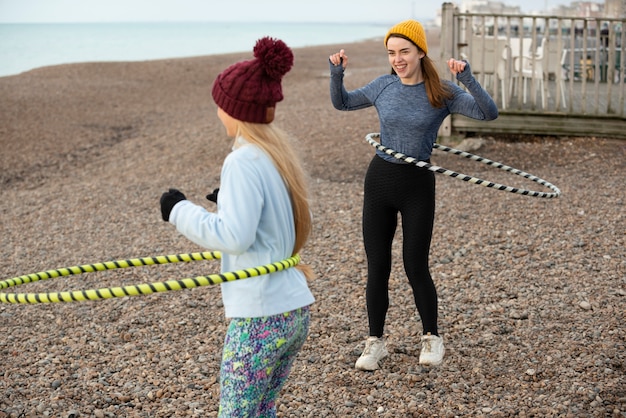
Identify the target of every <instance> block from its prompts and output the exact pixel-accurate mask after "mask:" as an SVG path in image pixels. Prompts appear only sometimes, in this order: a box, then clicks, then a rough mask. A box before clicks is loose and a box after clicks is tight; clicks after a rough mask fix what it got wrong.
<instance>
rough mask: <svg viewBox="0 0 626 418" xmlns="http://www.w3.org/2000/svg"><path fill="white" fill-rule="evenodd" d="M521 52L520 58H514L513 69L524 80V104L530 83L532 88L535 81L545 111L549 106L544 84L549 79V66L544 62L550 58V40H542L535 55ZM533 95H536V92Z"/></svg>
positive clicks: (524, 51)
mask: <svg viewBox="0 0 626 418" xmlns="http://www.w3.org/2000/svg"><path fill="white" fill-rule="evenodd" d="M521 52H522V53H521V54H520V55H519V56H516V57H514V65H513V68H514V70H515V71H516V72H517V73H519V75H520V77H521V78H522V89H523V90H524V91H523V92H522V94H523V102H524V103H526V102H527V90H528V83H529V82H530V83H531V86H532V83H533V81H534V83H535V86H536V87H537V88H538V89H539V90H540V91H541V106H542V107H543V108H544V109H545V108H546V107H547V105H548V101H547V95H548V92H547V90H546V85H545V83H544V79H545V78H547V73H546V71H547V66H545V65H544V62H545V60H546V58H547V57H548V38H547V37H544V38H543V39H542V40H541V45H540V46H539V47H538V48H537V50H536V51H535V53H534V54H532V53H530V54H528V53H527V51H526V50H522V51H521ZM544 68H545V69H546V71H544ZM532 93H533V95H535V94H536V91H534V92H532ZM535 97H536V96H535Z"/></svg>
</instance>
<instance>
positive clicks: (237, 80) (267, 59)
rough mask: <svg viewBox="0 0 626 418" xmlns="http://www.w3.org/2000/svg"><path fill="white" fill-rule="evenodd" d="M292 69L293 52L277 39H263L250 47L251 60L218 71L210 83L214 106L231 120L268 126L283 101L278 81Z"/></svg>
mask: <svg viewBox="0 0 626 418" xmlns="http://www.w3.org/2000/svg"><path fill="white" fill-rule="evenodd" d="M292 66H293V52H292V51H291V49H290V48H289V47H288V46H287V45H286V44H285V43H284V42H283V41H281V40H278V39H273V38H270V37H264V38H261V39H259V40H258V41H257V42H256V45H255V46H254V59H252V60H248V61H241V62H238V63H236V64H233V65H231V66H230V67H228V68H226V69H225V70H224V71H222V72H221V73H220V74H219V75H218V76H217V78H216V79H215V82H214V83H213V91H212V93H213V100H215V104H217V106H219V107H220V108H221V109H222V110H224V111H225V112H226V113H228V114H229V115H230V116H232V117H233V118H235V119H238V120H240V121H244V122H254V123H270V122H271V121H272V120H273V119H274V107H275V106H276V103H277V102H280V101H281V100H283V90H282V87H281V85H280V82H281V80H282V78H283V76H284V75H285V74H287V72H288V71H289V70H290V69H291V67H292Z"/></svg>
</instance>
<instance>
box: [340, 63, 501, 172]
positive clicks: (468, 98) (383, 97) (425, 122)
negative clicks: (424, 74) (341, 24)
mask: <svg viewBox="0 0 626 418" xmlns="http://www.w3.org/2000/svg"><path fill="white" fill-rule="evenodd" d="M343 75H344V69H343V66H341V65H337V66H335V65H333V64H332V63H330V98H331V101H332V103H333V106H334V107H335V108H336V109H338V110H358V109H364V108H366V107H370V106H375V107H376V111H377V112H378V118H379V121H380V141H379V142H380V143H381V144H382V145H384V146H386V147H389V148H391V149H393V150H395V151H397V152H401V153H403V154H405V155H408V156H410V157H414V158H417V159H418V160H421V161H425V160H428V159H429V158H430V155H431V153H432V150H433V144H434V143H435V142H436V141H437V134H438V132H439V127H440V126H441V123H442V122H443V120H444V119H445V118H446V116H448V115H449V114H452V113H458V114H461V115H465V116H467V117H469V118H472V119H479V120H493V119H496V118H497V117H498V107H497V106H496V104H495V102H494V101H493V99H492V98H491V96H490V95H489V93H487V92H486V91H485V90H484V89H483V88H482V87H481V85H480V84H479V83H478V82H477V81H476V79H475V78H474V76H473V75H472V72H471V69H470V66H469V64H467V65H466V67H465V69H464V70H463V72H461V73H458V74H457V79H458V80H459V81H461V82H462V83H463V84H464V85H465V87H467V90H468V91H464V90H463V89H461V87H459V86H458V85H456V84H454V83H452V82H449V81H447V80H446V81H445V82H446V83H448V84H449V86H450V89H451V91H452V98H451V99H449V100H446V102H445V106H444V107H442V108H439V109H437V108H434V107H432V105H431V104H430V102H429V101H428V96H427V95H426V85H425V83H423V82H422V83H419V84H414V85H405V84H402V81H400V77H398V76H397V75H391V74H388V75H383V76H380V77H378V78H376V79H374V80H373V81H371V82H370V83H368V84H366V85H365V86H363V87H361V88H359V89H356V90H353V91H350V92H348V91H347V90H346V88H345V87H344V84H343ZM364 135H365V133H364ZM376 152H377V154H378V155H379V156H380V157H381V158H383V159H385V160H387V161H390V162H392V163H398V164H406V163H405V162H404V161H401V160H399V159H397V158H395V157H393V156H391V155H388V154H385V153H384V152H382V151H379V150H376Z"/></svg>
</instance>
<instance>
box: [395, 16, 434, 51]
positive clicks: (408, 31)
mask: <svg viewBox="0 0 626 418" xmlns="http://www.w3.org/2000/svg"><path fill="white" fill-rule="evenodd" d="M391 35H403V36H406V37H407V38H409V39H410V40H411V41H412V42H413V43H414V44H415V45H417V46H418V47H419V49H421V50H422V51H424V52H425V53H426V54H428V44H427V43H426V33H425V32H424V28H423V27H422V24H421V23H420V22H418V21H417V20H412V19H409V20H404V21H402V22H400V23H398V24H397V25H395V26H393V27H392V28H391V29H389V32H387V35H386V36H385V46H387V41H388V40H389V37H391Z"/></svg>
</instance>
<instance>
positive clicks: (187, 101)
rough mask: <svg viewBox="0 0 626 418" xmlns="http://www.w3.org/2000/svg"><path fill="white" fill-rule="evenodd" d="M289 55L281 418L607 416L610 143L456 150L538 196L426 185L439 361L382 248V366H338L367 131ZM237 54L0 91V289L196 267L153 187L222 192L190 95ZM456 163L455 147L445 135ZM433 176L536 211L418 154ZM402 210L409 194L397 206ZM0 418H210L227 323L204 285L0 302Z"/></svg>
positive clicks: (356, 299)
mask: <svg viewBox="0 0 626 418" xmlns="http://www.w3.org/2000/svg"><path fill="white" fill-rule="evenodd" d="M338 47H339V46H336V47H314V48H303V49H298V50H297V51H296V66H295V67H294V70H293V71H292V72H291V73H290V74H289V75H288V76H287V77H286V78H285V82H284V90H285V95H286V98H285V101H284V102H283V103H282V104H280V105H279V108H278V112H277V114H278V117H277V123H278V124H280V125H281V126H282V127H283V128H285V129H286V130H287V131H289V132H292V133H293V135H294V140H295V141H297V143H298V147H299V149H300V151H301V152H302V153H303V155H304V156H305V164H306V168H307V171H308V172H309V173H310V177H311V188H312V190H311V191H312V209H313V211H314V216H315V226H314V233H313V236H312V238H311V240H310V242H309V243H308V245H307V247H306V251H304V252H303V254H302V255H303V259H304V262H306V263H310V264H311V265H312V266H313V267H314V269H315V271H316V273H317V276H318V277H317V278H316V279H315V280H313V281H311V282H310V286H311V289H312V291H313V293H314V294H315V296H316V298H317V302H316V303H315V305H314V306H313V308H312V313H313V317H312V325H311V331H310V336H309V339H308V340H307V343H306V344H305V346H304V348H303V350H302V352H301V353H300V356H299V358H298V360H297V361H296V363H295V366H294V369H293V372H292V374H291V377H290V380H289V382H288V384H287V386H286V387H285V388H284V391H283V393H282V396H281V398H280V403H279V416H280V417H316V418H317V417H355V418H356V417H360V418H365V417H394V418H396V417H512V416H515V417H612V418H619V417H625V416H626V350H625V349H626V329H625V328H624V323H626V273H625V272H626V249H625V248H626V239H625V238H626V237H625V234H626V223H625V215H624V213H625V211H624V201H625V195H624V178H625V174H626V163H625V162H626V143H624V142H623V141H619V140H613V139H601V138H538V137H525V136H521V137H516V138H511V137H508V138H506V137H500V136H497V135H493V136H485V137H481V138H479V139H478V141H476V143H477V144H478V148H473V150H474V151H473V152H475V153H477V154H479V155H482V156H484V157H487V158H489V159H492V160H495V161H500V162H503V163H505V164H508V165H511V166H513V167H515V168H519V169H521V170H524V171H527V172H529V173H532V174H534V175H537V176H539V177H541V178H544V179H546V180H548V181H550V182H551V183H553V184H554V185H556V186H557V187H559V188H560V190H561V192H562V195H561V196H560V197H558V198H556V199H544V198H536V197H528V196H521V195H518V194H513V193H508V192H504V191H497V190H493V189H488V188H485V187H481V186H478V185H474V184H469V183H466V182H463V181H460V180H458V179H454V178H451V177H447V176H444V175H437V193H438V198H437V215H436V216H437V217H436V225H435V231H434V232H435V235H434V239H433V245H432V251H431V265H432V273H433V277H434V280H435V282H436V285H437V288H438V293H439V298H440V330H441V332H442V335H443V337H444V339H445V344H446V350H447V352H446V357H445V361H444V363H443V364H442V365H441V366H439V367H437V368H432V369H429V368H423V367H421V366H419V365H418V362H417V358H418V354H419V349H420V345H419V341H420V340H419V337H420V334H421V324H420V322H419V317H418V316H417V313H416V310H415V307H414V305H413V301H412V295H411V293H410V288H409V286H408V283H407V281H406V279H405V276H404V272H403V269H402V265H401V242H402V237H401V235H400V234H398V236H397V238H396V240H395V243H394V257H395V258H394V260H395V263H394V266H393V273H392V278H391V284H390V287H391V307H390V310H389V314H388V321H387V327H386V338H387V341H388V345H389V348H390V356H389V357H388V358H387V359H385V360H384V361H383V362H382V368H381V369H380V370H377V371H375V372H360V371H356V370H355V369H354V367H353V366H354V362H355V361H356V359H357V357H358V355H359V354H360V352H361V350H362V348H363V342H364V339H365V337H366V334H367V320H366V312H365V302H364V293H365V280H366V269H365V257H364V252H363V246H362V241H361V233H360V213H361V200H362V180H363V175H364V172H365V169H366V166H367V163H368V162H369V160H370V158H371V157H372V154H373V152H374V150H373V148H372V147H371V146H370V145H368V144H367V143H366V142H365V141H364V137H365V135H366V134H367V133H369V132H377V131H378V126H377V119H376V115H375V113H374V112H373V111H370V110H363V111H360V112H353V113H341V112H338V111H336V110H334V109H333V108H332V106H331V105H330V102H329V100H328V93H327V89H328V77H327V75H326V74H327V61H326V59H327V56H328V54H329V53H331V52H333V51H334V50H335V49H336V48H338ZM346 51H347V53H348V54H350V59H351V67H350V68H349V73H348V75H347V77H346V83H347V84H348V87H357V86H358V85H360V84H362V83H365V82H367V81H369V80H370V79H371V78H373V77H374V76H376V75H377V74H380V73H381V72H386V69H385V66H386V57H385V54H384V51H383V50H382V49H381V42H380V40H375V41H371V42H363V43H357V44H351V45H348V46H346ZM241 58H248V54H233V55H226V56H219V57H201V58H192V59H183V60H171V61H169V60H165V61H155V62H146V63H106V64H103V63H100V64H81V65H70V66H59V67H49V68H45V69H39V70H34V71H31V72H28V73H25V74H22V75H19V76H15V77H4V78H0V146H1V149H2V152H1V153H0V183H1V185H2V188H1V190H0V196H1V199H0V244H1V245H0V260H1V261H0V278H2V279H3V280H4V279H7V278H11V277H15V276H19V275H22V274H26V273H33V272H38V271H42V270H48V269H52V268H58V267H67V266H72V265H76V264H84V263H92V262H99V261H108V260H116V259H127V258H134V257H143V256H153V255H161V254H176V253H188V252H194V251H201V250H202V249H201V248H198V247H197V246H194V245H193V244H191V243H190V242H188V241H187V240H186V239H184V238H182V237H181V236H179V235H178V234H177V233H176V231H175V230H174V228H173V227H172V226H171V225H169V224H167V223H165V222H163V221H162V220H161V219H160V212H159V205H158V199H159V197H160V195H161V193H162V192H163V191H164V190H166V188H168V187H170V186H174V187H178V188H180V189H181V190H183V191H184V192H185V194H186V195H187V196H188V197H189V198H190V199H192V200H195V201H197V202H202V201H204V202H205V203H206V204H207V207H210V206H209V205H210V203H209V202H206V201H205V200H204V195H205V194H207V193H208V192H209V191H211V190H212V189H213V188H214V187H217V185H218V184H219V169H220V166H221V162H222V160H223V158H224V156H225V155H226V154H227V152H228V149H229V145H230V144H229V141H228V140H227V139H226V137H225V135H224V132H223V128H222V127H221V125H220V124H219V121H218V119H217V117H216V115H215V106H214V104H213V103H212V100H211V99H210V94H209V92H210V85H211V82H212V80H213V79H214V77H215V75H217V73H218V72H219V71H221V70H222V69H223V68H225V67H226V66H227V65H230V64H231V63H232V62H234V61H235V60H238V59H241ZM446 141H448V142H449V143H450V144H452V145H454V146H457V145H458V146H463V144H466V143H467V141H466V142H464V143H462V144H459V141H460V138H450V139H449V140H446ZM433 162H434V163H436V164H438V165H440V166H443V167H446V168H449V169H452V170H454V171H459V172H462V173H465V174H470V175H473V176H477V177H480V178H485V179H488V180H491V181H494V182H498V183H503V184H507V185H513V186H516V187H522V188H529V189H532V190H537V191H548V192H549V191H550V190H548V189H546V188H545V187H544V186H542V185H539V184H537V183H534V182H531V181H530V180H526V179H523V178H521V177H519V176H515V175H513V174H511V173H507V172H504V171H502V170H498V169H496V168H492V167H488V166H486V165H483V164H479V163H476V162H472V161H469V160H465V159H462V158H460V157H458V156H453V155H449V154H442V153H436V154H435V155H434V156H433ZM407 193H410V191H409V190H408V191H407ZM216 272H218V265H217V262H215V261H199V262H194V263H184V264H167V265H161V266H152V267H142V268H132V269H125V270H113V271H109V272H101V273H94V274H84V275H80V276H73V277H71V278H57V279H50V280H46V281H40V282H37V283H30V284H26V285H22V286H18V287H15V288H13V287H12V288H9V289H3V291H4V292H8V293H12V292H25V293H31V292H33V293H37V292H55V291H64V290H74V289H92V288H101V287H111V286H117V285H125V284H136V283H145V282H155V281H164V280H169V279H176V278H183V277H193V276H197V275H206V274H211V273H216ZM0 324H1V325H0V329H1V330H2V337H1V338H0V417H12V418H17V417H61V418H69V417H214V416H216V412H217V406H218V398H219V383H218V380H217V378H218V375H219V362H220V355H221V347H222V339H223V335H224V330H225V324H226V321H225V319H224V317H223V309H222V306H221V298H220V293H219V288H217V287H200V288H196V289H193V290H184V291H177V292H167V293H159V294H154V295H149V296H138V297H129V298H114V299H107V300H99V301H87V302H74V303H56V304H34V305H28V304H6V303H5V304H0Z"/></svg>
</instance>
